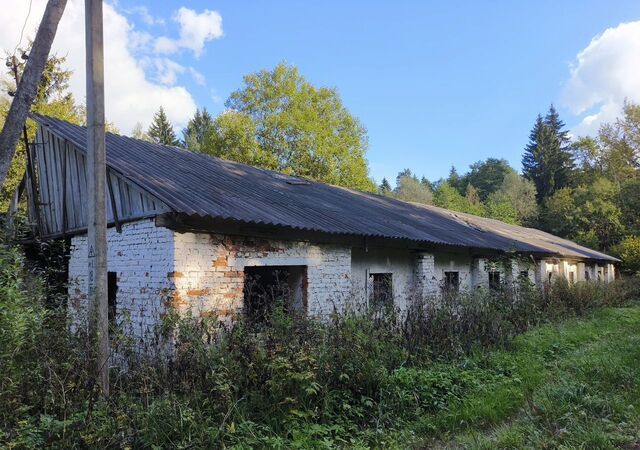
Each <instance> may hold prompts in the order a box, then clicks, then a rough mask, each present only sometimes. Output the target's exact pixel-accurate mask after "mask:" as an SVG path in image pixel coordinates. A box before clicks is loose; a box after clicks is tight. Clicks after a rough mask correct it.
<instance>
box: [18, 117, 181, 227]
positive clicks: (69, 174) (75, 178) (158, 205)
mask: <svg viewBox="0 0 640 450" xmlns="http://www.w3.org/2000/svg"><path fill="white" fill-rule="evenodd" d="M33 155H34V157H35V158H34V159H35V163H34V166H35V167H34V171H35V179H36V180H35V181H36V183H35V184H36V187H37V189H38V192H39V196H40V205H39V206H40V214H41V216H42V226H41V228H42V229H41V230H40V231H41V234H42V236H43V237H54V236H62V235H65V234H75V233H79V232H83V231H85V230H86V228H87V201H88V193H87V172H86V170H87V157H86V154H85V153H84V151H82V150H80V149H78V148H77V147H76V146H75V145H73V144H72V143H71V142H68V141H66V140H64V139H62V138H60V137H58V136H56V135H55V134H53V133H52V132H51V131H49V129H48V128H47V127H42V126H39V127H38V131H37V134H36V142H35V145H34V152H33ZM107 176H108V177H109V180H110V181H111V186H112V188H113V190H112V193H113V202H112V199H111V197H110V194H109V190H108V189H107V190H106V192H105V196H106V205H107V222H108V223H109V224H113V223H114V216H115V217H117V219H118V221H119V222H127V221H131V220H136V219H140V218H143V217H150V216H154V215H157V214H161V213H164V212H168V211H170V208H169V207H167V206H166V205H165V204H164V203H163V202H162V201H160V200H158V199H157V198H155V197H153V196H152V195H150V194H148V193H147V192H145V191H144V190H142V189H141V188H140V187H138V186H137V185H135V184H134V183H133V182H131V181H130V180H128V179H126V178H125V177H123V176H122V175H121V174H120V173H118V172H116V171H115V170H113V169H112V168H110V167H107ZM28 181H29V180H28ZM28 186H29V183H27V190H28V191H29V195H30V196H32V195H33V193H32V192H30V189H29V187H28ZM31 198H34V197H31ZM112 205H115V208H116V214H115V215H114V211H113V206H112ZM32 209H34V210H32ZM36 214H37V211H36V210H35V208H31V209H30V210H29V216H30V217H29V218H30V221H31V222H32V223H36V222H37V220H36Z"/></svg>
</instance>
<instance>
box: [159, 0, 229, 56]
mask: <svg viewBox="0 0 640 450" xmlns="http://www.w3.org/2000/svg"><path fill="white" fill-rule="evenodd" d="M173 19H174V21H176V22H177V23H178V24H179V25H180V37H179V38H178V39H172V38H169V37H166V36H162V37H159V38H158V39H156V42H155V50H156V51H157V52H158V53H165V54H169V53H175V52H177V51H178V50H180V49H183V48H184V49H187V50H191V51H192V52H193V54H194V55H195V56H196V57H197V56H200V55H201V54H202V51H203V49H204V44H205V43H206V42H208V41H211V40H213V39H220V38H221V37H222V36H223V31H222V16H221V15H220V14H219V13H218V12H217V11H211V10H208V9H205V10H204V11H202V12H201V13H197V12H196V11H194V10H193V9H189V8H185V7H184V6H183V7H181V8H180V9H179V10H178V11H177V12H176V14H175V16H174V18H173Z"/></svg>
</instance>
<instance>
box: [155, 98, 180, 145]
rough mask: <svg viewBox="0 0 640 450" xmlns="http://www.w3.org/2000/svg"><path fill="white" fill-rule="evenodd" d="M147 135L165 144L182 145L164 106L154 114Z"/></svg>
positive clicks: (157, 142)
mask: <svg viewBox="0 0 640 450" xmlns="http://www.w3.org/2000/svg"><path fill="white" fill-rule="evenodd" d="M147 135H148V136H149V138H150V139H151V141H152V142H155V143H156V144H163V145H173V146H178V145H180V141H179V140H178V137H177V136H176V133H175V131H173V125H172V124H171V122H169V119H168V118H167V115H166V114H165V112H164V108H163V107H162V106H161V107H160V109H159V110H158V112H156V113H155V114H154V116H153V120H152V122H151V126H149V130H148V131H147Z"/></svg>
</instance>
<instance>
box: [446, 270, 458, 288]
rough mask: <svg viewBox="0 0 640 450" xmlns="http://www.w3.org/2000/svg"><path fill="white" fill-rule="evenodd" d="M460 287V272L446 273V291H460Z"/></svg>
mask: <svg viewBox="0 0 640 450" xmlns="http://www.w3.org/2000/svg"><path fill="white" fill-rule="evenodd" d="M459 288H460V272H445V273H444V290H445V291H446V292H458V289H459Z"/></svg>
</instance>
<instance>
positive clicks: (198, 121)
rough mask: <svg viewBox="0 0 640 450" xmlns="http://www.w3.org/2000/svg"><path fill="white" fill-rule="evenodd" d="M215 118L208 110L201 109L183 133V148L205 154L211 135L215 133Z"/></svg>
mask: <svg viewBox="0 0 640 450" xmlns="http://www.w3.org/2000/svg"><path fill="white" fill-rule="evenodd" d="M213 126H214V125H213V118H212V117H211V114H209V111H207V109H206V108H203V109H202V111H200V110H199V109H198V110H197V111H196V113H195V114H194V116H193V118H192V119H191V120H189V123H188V124H187V128H185V129H184V130H183V131H182V135H183V146H184V147H185V148H186V149H187V150H191V151H192V152H205V153H206V149H205V148H204V147H205V146H206V145H207V140H208V139H209V135H210V133H212V132H213Z"/></svg>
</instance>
